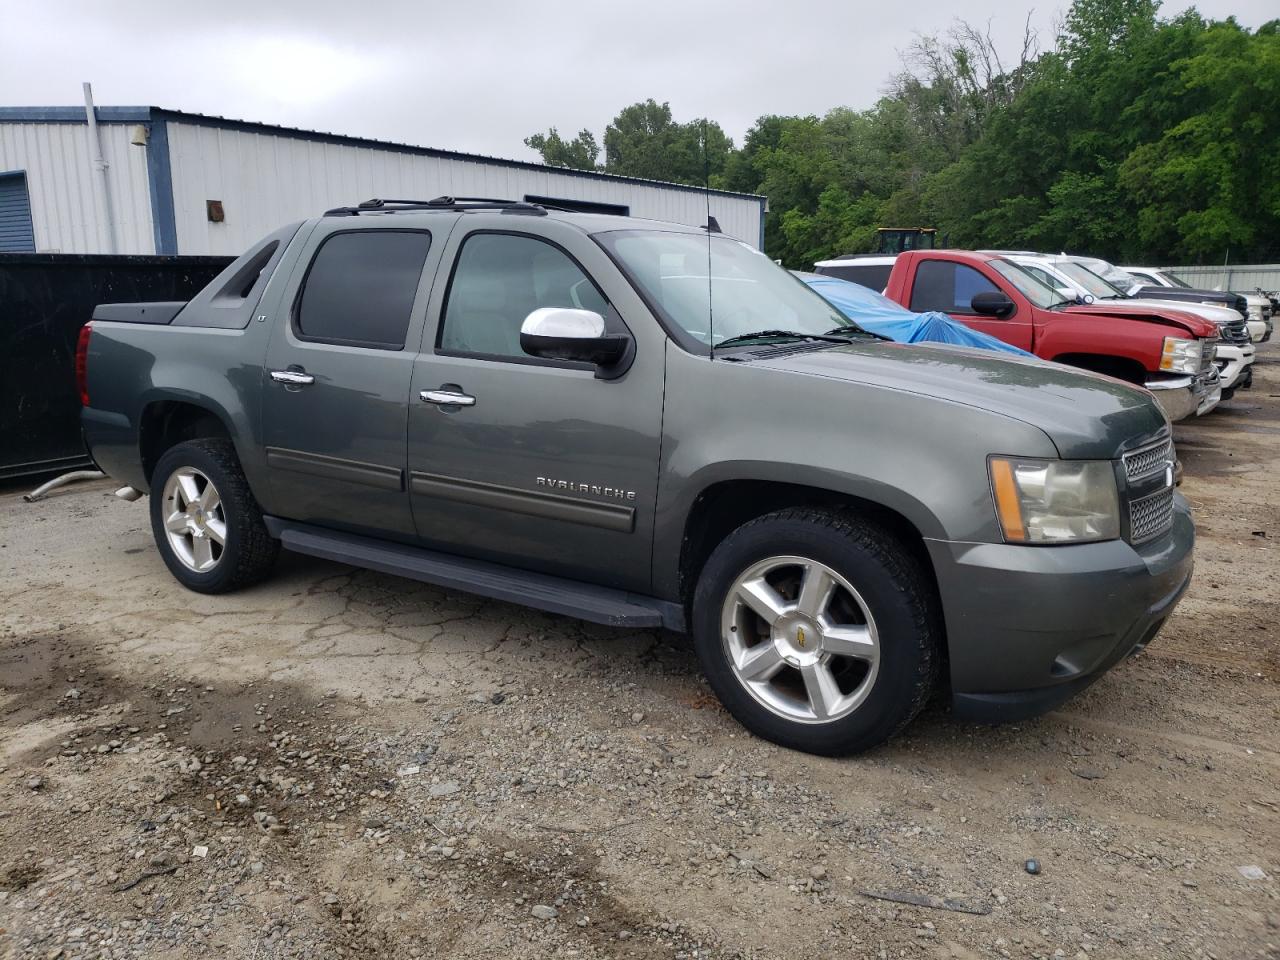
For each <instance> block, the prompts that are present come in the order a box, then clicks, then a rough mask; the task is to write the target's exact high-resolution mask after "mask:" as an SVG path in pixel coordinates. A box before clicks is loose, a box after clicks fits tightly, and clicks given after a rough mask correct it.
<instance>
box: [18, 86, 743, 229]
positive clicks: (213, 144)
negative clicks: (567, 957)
mask: <svg viewBox="0 0 1280 960" xmlns="http://www.w3.org/2000/svg"><path fill="white" fill-rule="evenodd" d="M95 116H96V119H97V128H98V133H99V140H100V143H101V150H102V159H103V161H105V164H106V171H105V174H103V172H102V171H101V170H100V168H99V167H98V166H96V164H95V157H94V150H93V147H92V142H91V136H90V128H89V124H88V120H87V117H86V114H85V110H84V108H82V107H0V251H18V252H23V251H27V252H35V251H38V252H59V253H134V254H138V253H143V254H145V253H162V254H175V253H177V254H239V253H241V252H242V251H243V250H244V249H245V248H246V247H248V246H249V245H250V244H251V243H253V242H254V241H255V240H258V239H259V238H260V237H263V236H265V235H266V234H268V233H270V232H271V231H272V230H274V229H276V228H277V227H279V226H280V225H282V224H285V223H288V222H290V221H292V220H301V219H304V218H306V217H312V216H316V215H318V214H320V213H323V212H324V211H325V210H326V209H329V208H330V207H336V206H342V205H347V204H354V203H358V202H360V201H362V200H368V199H370V198H372V197H383V198H390V199H419V200H426V199H430V198H432V197H438V196H445V195H447V196H457V197H462V196H467V197H496V198H502V199H514V200H533V201H535V202H536V201H537V200H538V199H544V200H546V201H548V202H551V201H556V202H561V203H563V202H565V201H572V202H576V203H579V204H582V205H583V208H584V209H600V210H604V211H607V212H611V213H629V214H630V215H631V216H635V217H646V218H651V219H656V220H674V221H677V222H679V223H686V224H691V225H701V224H705V223H706V222H707V206H708V201H709V202H710V209H711V214H712V216H714V217H715V218H716V221H717V222H718V223H719V225H720V228H721V230H723V231H724V232H725V233H726V234H728V235H730V236H733V237H737V238H738V239H740V240H744V241H746V242H748V243H750V244H752V245H753V246H757V247H759V246H762V245H763V241H764V214H765V209H766V201H765V198H764V197H760V196H754V195H751V194H741V193H728V192H725V191H716V190H712V191H710V192H709V194H708V192H707V191H704V190H703V189H701V188H699V187H689V186H684V185H681V184H673V183H661V182H657V181H652V180H640V179H636V178H633V177H617V176H610V175H607V174H599V173H588V172H585V171H579V170H567V169H563V168H560V167H548V166H544V165H542V164H537V163H526V162H523V161H518V160H501V159H497V158H494V157H484V156H477V155H473V154H465V153H454V152H451V151H448V150H435V149H430V148H426V147H415V146H410V145H408V144H400V143H388V142H385V141H381V140H365V139H361V138H358V137H344V136H339V135H336V134H330V133H316V132H313V131H310V130H295V129H291V128H288V127H276V126H269V125H267V124H262V123H249V122H246V121H242V120H227V119H223V118H222V117H209V116H203V115H201V114H194V113H182V112H179V111H176V110H163V109H160V108H158V107H98V108H97V110H96V114H95Z"/></svg>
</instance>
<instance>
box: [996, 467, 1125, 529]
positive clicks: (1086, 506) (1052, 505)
mask: <svg viewBox="0 0 1280 960" xmlns="http://www.w3.org/2000/svg"><path fill="white" fill-rule="evenodd" d="M988 463H989V465H990V469H991V492H992V495H993V496H994V497H995V502H996V516H997V517H998V518H999V520H1000V526H1001V528H1002V529H1003V531H1004V538H1005V540H1007V541H1008V542H1010V543H1088V542H1090V541H1093V540H1115V539H1116V538H1117V537H1119V536H1120V496H1119V492H1118V491H1117V489H1116V475H1115V467H1114V466H1113V465H1112V463H1111V462H1110V461H1109V460H1023V459H1015V458H1012V457H992V458H991V459H990V460H989V461H988Z"/></svg>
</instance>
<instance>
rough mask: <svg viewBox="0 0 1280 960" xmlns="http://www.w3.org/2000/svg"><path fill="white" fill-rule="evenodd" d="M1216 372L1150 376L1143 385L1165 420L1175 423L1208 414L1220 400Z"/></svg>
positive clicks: (1219, 388) (1220, 391) (1220, 390)
mask: <svg viewBox="0 0 1280 960" xmlns="http://www.w3.org/2000/svg"><path fill="white" fill-rule="evenodd" d="M1219 381H1220V377H1219V374H1218V371H1217V368H1214V369H1211V370H1210V371H1209V373H1208V374H1205V375H1202V376H1201V375H1197V376H1191V375H1185V376H1179V375H1173V376H1167V375H1153V376H1151V377H1150V378H1149V379H1148V380H1147V381H1146V383H1144V384H1143V386H1144V387H1146V388H1147V389H1148V390H1150V391H1151V393H1152V394H1153V395H1154V396H1155V398H1156V403H1158V404H1159V405H1160V409H1161V410H1163V411H1164V415H1165V416H1166V417H1168V418H1169V422H1170V423H1177V422H1178V421H1179V420H1185V419H1186V418H1187V417H1190V416H1192V415H1196V416H1199V415H1201V414H1205V413H1208V412H1209V411H1210V410H1212V409H1213V408H1214V407H1216V406H1217V405H1218V401H1219V400H1220V399H1222V389H1221V387H1220V385H1219Z"/></svg>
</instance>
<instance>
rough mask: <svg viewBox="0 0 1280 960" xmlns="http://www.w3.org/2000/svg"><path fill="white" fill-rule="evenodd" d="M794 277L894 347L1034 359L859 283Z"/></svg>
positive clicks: (818, 276) (813, 275)
mask: <svg viewBox="0 0 1280 960" xmlns="http://www.w3.org/2000/svg"><path fill="white" fill-rule="evenodd" d="M796 276H797V277H799V278H800V279H801V280H803V281H804V282H805V283H807V284H808V285H809V286H810V287H812V288H813V290H814V291H816V292H817V293H818V294H819V295H821V297H822V298H823V299H824V300H826V301H827V302H828V303H829V304H831V305H832V306H833V307H835V308H836V309H837V310H839V311H840V312H841V313H842V314H844V315H845V316H846V317H848V318H849V319H850V320H852V321H853V322H854V323H856V324H857V325H858V326H860V327H862V328H863V329H864V330H869V331H870V332H872V333H878V334H880V336H882V337H888V338H889V339H890V340H893V341H895V342H897V343H926V342H927V343H951V344H955V345H956V346H961V347H977V348H978V349H980V350H999V351H1001V352H1003V353H1012V354H1016V355H1018V356H1020V357H1030V356H1034V355H1033V354H1030V353H1027V351H1025V350H1020V349H1018V348H1017V347H1015V346H1013V345H1012V344H1008V343H1005V342H1004V341H1003V340H998V339H996V338H995V337H993V336H990V335H989V334H985V333H982V332H981V331H979V330H974V329H973V328H972V327H966V326H965V325H964V324H963V323H961V322H960V321H958V320H952V319H951V318H950V317H949V316H947V315H946V314H945V313H937V312H932V311H931V312H929V313H914V312H913V311H911V310H908V309H907V308H906V307H904V306H902V305H901V304H898V303H895V302H894V301H892V300H890V299H889V298H888V297H886V296H884V295H883V294H879V293H876V292H875V291H874V290H872V289H870V288H868V287H864V286H863V285H862V284H860V283H851V282H850V281H848V280H841V279H839V278H837V277H824V276H822V275H821V274H817V273H797V274H796Z"/></svg>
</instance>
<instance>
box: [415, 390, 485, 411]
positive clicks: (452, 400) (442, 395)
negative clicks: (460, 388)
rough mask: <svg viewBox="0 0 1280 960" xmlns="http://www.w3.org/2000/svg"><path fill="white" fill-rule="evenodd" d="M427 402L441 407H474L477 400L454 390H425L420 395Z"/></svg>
mask: <svg viewBox="0 0 1280 960" xmlns="http://www.w3.org/2000/svg"><path fill="white" fill-rule="evenodd" d="M418 396H419V397H421V398H422V399H423V400H424V401H425V402H427V403H434V404H436V405H437V406H441V407H474V406H475V405H476V398H475V397H473V396H471V394H469V393H459V392H457V391H454V390H423V391H422V392H421V393H419V394H418Z"/></svg>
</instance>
